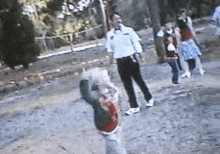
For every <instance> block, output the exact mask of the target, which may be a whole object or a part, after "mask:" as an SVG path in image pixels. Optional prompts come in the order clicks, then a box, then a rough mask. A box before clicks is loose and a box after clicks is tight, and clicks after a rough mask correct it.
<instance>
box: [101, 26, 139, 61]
mask: <svg viewBox="0 0 220 154" xmlns="http://www.w3.org/2000/svg"><path fill="white" fill-rule="evenodd" d="M105 48H106V50H107V52H113V53H114V58H115V59H118V58H122V57H127V56H131V55H133V54H134V53H141V52H142V47H141V44H140V38H139V37H138V35H137V34H136V32H135V31H134V30H133V29H132V28H130V27H125V26H124V25H121V29H120V30H115V29H112V30H110V31H109V32H108V33H107V40H106V44H105Z"/></svg>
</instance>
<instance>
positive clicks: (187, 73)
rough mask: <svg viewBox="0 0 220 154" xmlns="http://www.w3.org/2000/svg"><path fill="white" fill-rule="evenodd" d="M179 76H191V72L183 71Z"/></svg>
mask: <svg viewBox="0 0 220 154" xmlns="http://www.w3.org/2000/svg"><path fill="white" fill-rule="evenodd" d="M181 77H182V78H185V77H187V78H190V77H191V73H190V72H185V73H183V74H182V75H181Z"/></svg>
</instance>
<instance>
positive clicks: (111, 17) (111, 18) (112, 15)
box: [110, 12, 121, 21]
mask: <svg viewBox="0 0 220 154" xmlns="http://www.w3.org/2000/svg"><path fill="white" fill-rule="evenodd" d="M115 14H116V15H118V16H121V15H120V14H119V13H118V12H113V13H112V14H111V16H110V20H111V21H112V20H113V17H114V15H115Z"/></svg>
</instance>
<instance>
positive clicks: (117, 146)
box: [103, 128, 127, 154]
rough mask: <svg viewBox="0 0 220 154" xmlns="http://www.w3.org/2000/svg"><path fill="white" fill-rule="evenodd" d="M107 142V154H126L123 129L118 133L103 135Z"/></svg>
mask: <svg viewBox="0 0 220 154" xmlns="http://www.w3.org/2000/svg"><path fill="white" fill-rule="evenodd" d="M103 136H104V138H105V140H106V154H126V153H127V152H126V150H125V148H123V146H122V143H121V137H122V136H121V128H119V129H118V130H117V131H116V132H114V133H112V134H108V135H103Z"/></svg>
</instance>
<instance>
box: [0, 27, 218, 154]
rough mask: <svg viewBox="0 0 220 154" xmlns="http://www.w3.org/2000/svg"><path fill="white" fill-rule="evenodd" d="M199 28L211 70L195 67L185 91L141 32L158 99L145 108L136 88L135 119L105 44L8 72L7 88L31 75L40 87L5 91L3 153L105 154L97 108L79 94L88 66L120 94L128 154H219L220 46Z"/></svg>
mask: <svg viewBox="0 0 220 154" xmlns="http://www.w3.org/2000/svg"><path fill="white" fill-rule="evenodd" d="M197 28H198V29H199V28H200V29H201V28H203V29H202V30H199V31H198V32H197V34H198V37H199V39H200V41H201V43H202V44H203V48H202V53H203V57H202V62H203V66H204V69H205V70H206V73H205V75H204V76H201V75H200V74H199V71H198V70H197V69H195V70H194V71H193V72H192V77H191V78H186V79H181V85H179V86H174V85H173V84H172V83H171V75H172V73H171V69H170V67H169V66H168V64H167V63H163V64H157V63H156V54H155V52H154V49H153V39H152V34H151V33H150V32H151V31H140V32H138V33H139V35H140V36H141V37H142V45H143V48H144V56H145V59H146V62H145V63H144V64H143V65H142V66H141V72H142V75H143V78H144V80H145V81H146V83H147V85H148V87H149V89H150V91H151V92H152V94H153V97H154V98H155V100H156V102H155V106H154V107H150V108H146V107H145V101H144V98H143V95H142V93H141V91H140V89H139V88H138V87H137V85H136V84H134V87H135V91H136V94H137V98H138V102H139V105H140V107H141V112H140V113H138V114H135V115H133V116H125V115H124V114H123V113H124V112H125V111H126V110H127V109H128V108H129V104H128V101H127V95H126V93H125V91H124V88H123V86H122V83H121V81H120V78H119V76H118V73H117V68H116V64H112V65H109V64H108V61H107V59H108V58H107V57H106V56H107V55H106V53H105V52H104V48H103V47H102V46H100V47H97V48H93V49H90V50H85V51H83V52H77V53H70V54H65V55H60V56H54V57H51V58H48V59H42V60H40V61H38V62H36V63H34V64H33V65H31V66H30V68H29V70H23V69H22V68H18V69H16V70H7V69H6V70H4V69H5V68H4V69H2V71H1V79H3V78H2V77H4V80H1V81H2V85H3V83H7V82H8V83H9V82H10V84H14V83H12V82H15V83H20V82H21V81H22V80H24V78H25V77H26V78H27V79H26V80H28V81H29V80H31V81H33V84H31V85H30V86H27V88H20V89H19V86H18V87H17V89H15V91H11V92H9V91H7V92H6V91H3V92H2V93H1V97H0V153H4V154H26V153H27V154H30V153H33V154H39V153H40V154H55V153H57V154H102V153H104V152H105V149H104V144H105V143H104V140H103V138H102V136H101V135H100V134H99V133H98V132H97V130H96V128H95V126H94V123H93V110H92V107H91V106H90V105H89V104H87V103H86V102H85V101H83V100H82V99H81V97H80V93H79V89H78V84H79V80H80V71H81V69H82V67H87V68H89V67H94V66H101V67H105V68H106V69H107V70H108V71H109V74H110V76H111V79H112V81H113V82H114V83H115V85H117V86H118V87H119V89H120V91H121V97H122V100H123V101H122V102H121V110H122V114H123V115H122V125H123V137H124V146H125V148H126V150H127V152H128V154H137V153H139V154H168V153H169V154H172V153H175V154H188V153H193V154H218V153H220V135H219V134H220V121H219V118H220V104H219V100H220V80H219V79H220V52H219V49H220V42H219V40H218V38H217V36H215V35H212V34H213V33H215V32H214V30H213V28H212V27H210V26H209V25H200V26H198V27H197ZM89 61H90V62H89ZM82 62H85V63H82ZM180 73H182V72H180ZM34 74H35V75H34Z"/></svg>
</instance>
